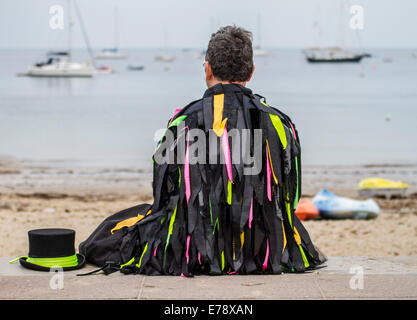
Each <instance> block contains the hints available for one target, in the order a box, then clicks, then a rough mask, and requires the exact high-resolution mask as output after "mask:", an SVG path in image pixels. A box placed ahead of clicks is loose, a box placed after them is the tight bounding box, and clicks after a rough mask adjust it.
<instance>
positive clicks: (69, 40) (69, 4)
mask: <svg viewBox="0 0 417 320" xmlns="http://www.w3.org/2000/svg"><path fill="white" fill-rule="evenodd" d="M67 4H68V9H67V10H68V61H71V55H72V54H71V50H72V25H73V23H72V16H71V0H67Z"/></svg>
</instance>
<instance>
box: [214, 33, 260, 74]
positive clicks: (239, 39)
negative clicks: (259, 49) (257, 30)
mask: <svg viewBox="0 0 417 320" xmlns="http://www.w3.org/2000/svg"><path fill="white" fill-rule="evenodd" d="M206 61H208V62H209V63H210V65H211V68H212V70H213V75H214V76H215V77H216V78H218V79H219V80H222V81H230V82H234V81H239V82H245V81H247V80H248V79H249V77H250V76H251V74H252V70H253V49H252V33H251V32H250V31H247V30H245V29H243V28H240V27H236V26H226V27H222V28H220V29H219V30H218V31H217V32H216V33H213V34H212V35H211V38H210V41H209V44H208V47H207V52H206Z"/></svg>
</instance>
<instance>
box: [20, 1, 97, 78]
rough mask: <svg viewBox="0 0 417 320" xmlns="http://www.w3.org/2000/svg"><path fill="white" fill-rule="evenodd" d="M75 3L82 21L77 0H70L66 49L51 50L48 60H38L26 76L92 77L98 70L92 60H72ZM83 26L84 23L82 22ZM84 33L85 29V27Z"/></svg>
mask: <svg viewBox="0 0 417 320" xmlns="http://www.w3.org/2000/svg"><path fill="white" fill-rule="evenodd" d="M72 2H73V3H74V6H75V9H76V10H77V13H78V15H79V16H78V18H79V20H80V22H81V16H80V13H79V10H78V7H77V4H76V2H75V0H68V8H67V10H68V44H69V48H68V50H66V51H49V52H48V53H47V57H48V58H47V60H46V61H43V62H38V63H36V64H35V65H33V66H30V67H29V68H28V71H27V73H26V74H24V75H26V76H29V77H92V76H93V75H94V73H95V72H96V70H95V68H94V66H93V65H92V64H91V63H90V62H88V61H87V62H85V63H83V62H74V61H72V50H71V43H72V28H73V22H72V18H71V3H72ZM81 28H82V29H83V25H82V23H81ZM83 32H84V35H85V36H86V34H85V30H84V29H83Z"/></svg>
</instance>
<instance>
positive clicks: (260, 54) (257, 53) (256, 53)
mask: <svg viewBox="0 0 417 320" xmlns="http://www.w3.org/2000/svg"><path fill="white" fill-rule="evenodd" d="M257 24H258V25H257V29H258V45H257V46H256V47H255V48H254V49H253V55H254V56H255V57H265V56H267V55H268V51H266V50H265V49H262V48H261V16H260V15H259V14H258V16H257Z"/></svg>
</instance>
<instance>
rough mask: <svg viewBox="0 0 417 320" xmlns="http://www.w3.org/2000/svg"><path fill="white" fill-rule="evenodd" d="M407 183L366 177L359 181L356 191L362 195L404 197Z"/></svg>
mask: <svg viewBox="0 0 417 320" xmlns="http://www.w3.org/2000/svg"><path fill="white" fill-rule="evenodd" d="M407 188H408V184H406V183H404V182H401V181H391V180H388V179H382V178H367V179H364V180H362V181H361V182H359V184H358V191H359V195H360V196H362V197H372V196H385V197H386V198H391V197H393V196H400V197H405V192H406V190H407Z"/></svg>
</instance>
